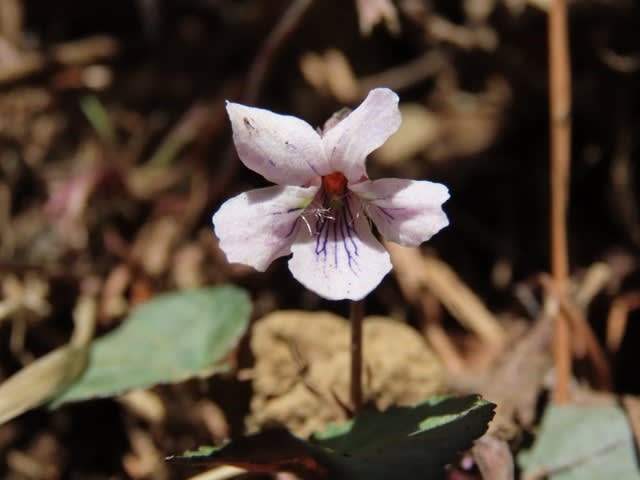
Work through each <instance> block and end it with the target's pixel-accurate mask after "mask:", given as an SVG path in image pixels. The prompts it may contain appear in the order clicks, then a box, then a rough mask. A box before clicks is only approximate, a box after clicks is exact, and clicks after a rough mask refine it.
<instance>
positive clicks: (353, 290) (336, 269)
mask: <svg viewBox="0 0 640 480" xmlns="http://www.w3.org/2000/svg"><path fill="white" fill-rule="evenodd" d="M360 207H361V205H360V201H359V200H358V198H357V197H355V196H353V195H352V196H350V197H347V198H346V199H345V200H344V206H343V208H342V209H339V210H336V212H335V218H327V217H319V218H318V219H316V220H315V222H312V221H309V220H307V221H308V224H309V227H310V228H302V227H301V228H300V229H299V230H298V236H297V238H296V241H295V242H294V244H293V245H292V246H291V252H292V253H293V256H292V257H291V259H290V260H289V270H291V273H292V274H293V276H294V277H295V278H296V280H298V281H299V282H300V283H302V284H303V285H304V286H305V287H307V288H308V289H309V290H312V291H314V292H315V293H317V294H318V295H320V296H321V297H324V298H326V299H328V300H341V299H350V300H360V299H362V298H364V297H365V296H366V295H367V294H368V293H369V292H371V291H372V290H373V289H374V288H375V287H376V286H377V285H378V284H379V283H380V282H381V281H382V279H383V277H384V276H385V275H386V274H387V273H388V272H389V271H390V270H391V261H390V260H389V254H388V253H387V251H386V250H385V249H384V247H383V246H382V245H381V244H380V242H378V240H376V238H375V237H374V236H373V234H372V233H371V228H370V225H369V221H368V220H367V218H366V217H365V215H363V214H362V212H361V208H360Z"/></svg>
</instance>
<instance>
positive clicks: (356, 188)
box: [351, 178, 449, 246]
mask: <svg viewBox="0 0 640 480" xmlns="http://www.w3.org/2000/svg"><path fill="white" fill-rule="evenodd" d="M351 191H352V192H354V193H356V194H357V195H358V196H359V197H360V198H361V199H362V200H363V201H364V202H365V203H366V206H365V211H366V213H367V215H368V216H369V218H371V220H373V222H374V223H375V224H376V227H377V228H378V231H379V232H380V233H381V234H382V236H384V237H385V238H386V239H387V240H391V241H392V242H396V243H399V244H400V245H405V246H418V245H420V244H421V243H422V242H425V241H427V240H429V239H430V238H431V237H432V236H433V235H435V234H436V233H437V232H438V231H440V230H441V229H443V228H444V227H446V226H447V225H449V219H448V218H447V215H446V214H445V213H444V211H443V210H442V204H443V203H444V202H446V201H447V199H448V198H449V190H448V189H447V187H445V186H444V185H442V184H441V183H434V182H428V181H426V180H423V181H416V180H401V179H398V178H384V179H381V180H374V181H366V182H362V183H359V184H357V185H353V186H352V187H351Z"/></svg>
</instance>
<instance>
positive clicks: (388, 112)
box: [322, 88, 402, 182]
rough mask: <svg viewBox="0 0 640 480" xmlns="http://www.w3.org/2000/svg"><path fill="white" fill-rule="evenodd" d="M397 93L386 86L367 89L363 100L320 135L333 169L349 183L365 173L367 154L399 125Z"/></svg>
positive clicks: (400, 118) (400, 119)
mask: <svg viewBox="0 0 640 480" xmlns="http://www.w3.org/2000/svg"><path fill="white" fill-rule="evenodd" d="M401 122H402V117H401V116H400V110H399V109H398V95H396V94H395V93H394V92H392V91H391V90H389V89H388V88H376V89H374V90H371V91H370V92H369V95H367V98H365V99H364V102H362V103H361V104H360V106H359V107H358V108H356V109H355V110H354V111H353V112H351V113H350V114H349V115H348V116H347V117H346V118H345V119H344V120H342V121H341V122H340V123H338V124H337V125H336V126H335V127H333V128H331V129H330V130H329V131H328V132H326V134H325V135H324V136H323V137H322V141H323V143H324V148H325V151H326V155H327V157H328V159H329V164H330V166H331V169H332V171H338V172H342V173H344V175H345V176H346V177H347V179H348V180H349V182H358V181H360V180H361V179H362V178H363V177H364V176H366V168H365V160H366V158H367V155H369V154H370V153H371V152H373V151H374V150H375V149H376V148H378V147H380V146H381V145H382V144H383V143H384V142H385V141H386V140H387V138H389V137H390V136H391V135H392V134H393V133H395V131H396V130H398V127H399V126H400V123H401Z"/></svg>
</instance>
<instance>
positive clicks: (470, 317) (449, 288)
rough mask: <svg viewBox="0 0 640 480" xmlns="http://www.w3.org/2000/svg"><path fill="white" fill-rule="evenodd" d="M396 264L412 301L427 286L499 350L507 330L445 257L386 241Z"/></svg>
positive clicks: (466, 324)
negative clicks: (439, 257) (445, 260)
mask: <svg viewBox="0 0 640 480" xmlns="http://www.w3.org/2000/svg"><path fill="white" fill-rule="evenodd" d="M385 246H386V247H387V250H389V253H390V254H391V259H392V262H393V266H394V268H395V269H396V271H397V272H398V277H402V279H403V280H402V281H401V282H400V283H401V288H402V289H403V291H404V292H403V293H404V294H405V295H406V296H407V298H409V299H410V300H411V301H416V300H419V292H420V288H421V287H424V288H427V289H428V290H429V291H431V293H432V294H433V295H434V296H435V297H436V298H437V299H438V300H439V301H440V302H441V303H442V304H443V305H444V306H445V308H446V309H447V310H448V311H449V313H451V315H453V316H454V317H455V318H456V319H457V320H458V321H459V322H460V323H461V324H462V325H464V326H465V327H467V328H468V329H469V330H471V331H472V332H474V333H475V334H476V335H478V337H480V339H481V340H482V341H483V342H485V343H486V344H487V345H489V346H490V347H492V348H495V349H496V350H500V348H501V347H502V346H503V345H504V342H505V335H506V334H505V331H504V328H503V327H502V325H500V322H498V320H497V319H496V318H495V317H494V316H493V314H492V313H491V312H490V311H489V310H488V309H487V307H485V305H484V304H483V303H482V301H481V300H480V299H479V298H478V296H477V295H476V294H475V293H473V291H472V290H471V289H470V288H469V287H468V286H467V285H466V284H465V283H464V282H463V281H462V280H461V279H460V278H459V277H458V275H457V274H456V273H455V272H454V271H453V269H452V268H451V267H450V266H449V265H447V264H446V263H445V262H443V261H442V260H438V259H437V258H433V257H427V256H424V255H421V254H420V251H419V250H418V249H413V248H407V247H402V246H400V245H397V244H394V243H389V242H385Z"/></svg>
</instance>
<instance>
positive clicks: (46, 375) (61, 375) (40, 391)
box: [0, 296, 96, 425]
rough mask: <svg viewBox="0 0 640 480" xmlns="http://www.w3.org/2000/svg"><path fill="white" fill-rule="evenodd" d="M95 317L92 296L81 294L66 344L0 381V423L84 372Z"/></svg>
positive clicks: (39, 401) (55, 391) (24, 410)
mask: <svg viewBox="0 0 640 480" xmlns="http://www.w3.org/2000/svg"><path fill="white" fill-rule="evenodd" d="M95 317H96V302H95V298H93V297H89V296H84V297H81V298H80V300H79V301H78V304H77V306H76V309H75V311H74V321H75V329H74V331H73V335H72V337H71V341H70V342H69V344H68V345H66V346H64V347H61V348H58V349H56V350H54V351H52V352H50V353H48V354H46V355H44V356H43V357H41V358H39V359H38V360H36V361H34V362H33V363H31V364H30V365H28V366H27V367H25V368H23V369H22V370H20V371H18V372H17V373H16V374H14V375H13V376H11V377H9V379H7V380H5V381H4V382H3V383H2V384H0V425H1V424H3V423H6V422H8V421H9V420H11V419H13V418H15V417H16V416H18V415H20V414H22V413H24V412H26V411H27V410H30V409H32V408H35V407H38V406H40V405H42V404H43V403H45V402H47V401H48V400H49V399H51V398H52V397H53V396H54V395H55V394H56V393H57V392H59V391H60V390H61V389H63V388H64V387H65V386H67V385H68V384H69V383H70V382H72V381H74V380H75V379H76V378H77V377H78V376H79V375H80V374H81V373H82V372H83V371H84V369H85V367H86V365H87V355H88V346H89V343H90V341H91V337H92V336H93V328H94V324H95Z"/></svg>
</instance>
